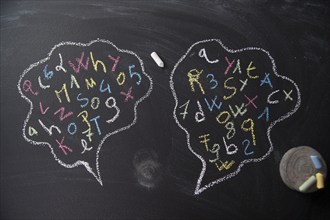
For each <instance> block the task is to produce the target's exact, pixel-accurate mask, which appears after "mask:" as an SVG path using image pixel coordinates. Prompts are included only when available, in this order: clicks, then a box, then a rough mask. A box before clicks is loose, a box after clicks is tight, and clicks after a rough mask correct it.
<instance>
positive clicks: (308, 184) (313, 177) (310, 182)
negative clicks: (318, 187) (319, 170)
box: [299, 176, 316, 192]
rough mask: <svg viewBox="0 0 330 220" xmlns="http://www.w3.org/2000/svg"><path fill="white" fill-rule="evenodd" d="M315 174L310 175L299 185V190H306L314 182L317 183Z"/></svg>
mask: <svg viewBox="0 0 330 220" xmlns="http://www.w3.org/2000/svg"><path fill="white" fill-rule="evenodd" d="M315 182H316V178H315V176H311V177H309V178H308V179H307V180H306V181H305V182H304V183H303V184H301V186H299V191H301V192H306V191H307V190H308V189H309V188H310V187H311V186H312V185H313V184H315Z"/></svg>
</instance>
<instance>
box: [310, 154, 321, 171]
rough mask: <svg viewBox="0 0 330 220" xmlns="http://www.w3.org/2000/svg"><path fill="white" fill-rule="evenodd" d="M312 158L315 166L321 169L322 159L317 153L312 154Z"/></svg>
mask: <svg viewBox="0 0 330 220" xmlns="http://www.w3.org/2000/svg"><path fill="white" fill-rule="evenodd" d="M310 158H311V160H312V161H313V164H314V167H315V168H316V169H321V167H322V164H321V161H320V160H319V158H318V157H317V156H316V155H311V156H310Z"/></svg>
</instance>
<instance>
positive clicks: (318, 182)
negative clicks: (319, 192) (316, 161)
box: [316, 173, 324, 189]
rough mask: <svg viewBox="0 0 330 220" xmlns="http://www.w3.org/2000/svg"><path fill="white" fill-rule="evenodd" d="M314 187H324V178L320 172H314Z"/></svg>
mask: <svg viewBox="0 0 330 220" xmlns="http://www.w3.org/2000/svg"><path fill="white" fill-rule="evenodd" d="M316 188H318V189H323V188H324V179H323V174H322V173H317V174H316Z"/></svg>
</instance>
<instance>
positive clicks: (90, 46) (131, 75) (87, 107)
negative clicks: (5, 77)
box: [17, 39, 153, 185]
mask: <svg viewBox="0 0 330 220" xmlns="http://www.w3.org/2000/svg"><path fill="white" fill-rule="evenodd" d="M152 86H153V84H152V79H151V78H150V76H149V75H147V74H146V73H145V71H144V66H143V62H142V60H141V58H140V57H139V56H137V55H136V54H135V53H134V52H132V51H129V50H123V49H119V48H118V47H117V46H115V45H114V44H113V43H112V42H110V41H108V40H104V39H97V40H93V41H90V42H89V43H75V42H61V43H59V44H57V45H55V46H54V47H53V48H52V49H51V50H50V52H49V53H48V55H47V57H46V58H44V59H42V60H40V61H38V62H36V63H34V64H32V65H30V66H29V67H28V68H27V69H26V70H24V72H23V73H22V74H21V76H20V79H19V81H18V84H17V87H18V91H19V93H20V95H21V96H22V98H23V99H25V100H26V101H27V102H28V103H29V104H30V110H29V112H28V114H27V117H26V119H25V121H24V125H23V137H24V138H25V140H26V141H28V142H29V143H31V144H34V145H41V146H48V147H49V148H50V151H51V153H52V155H53V156H54V158H55V160H56V161H57V162H58V163H59V164H60V165H62V166H64V167H66V168H73V167H77V166H79V165H82V166H84V167H85V168H86V170H87V171H88V172H89V173H91V174H92V175H93V176H94V177H95V178H96V179H97V181H98V182H99V183H100V184H101V185H102V179H101V174H100V169H99V154H100V150H101V148H102V146H103V145H104V142H105V140H106V139H107V138H109V137H110V136H112V135H114V134H117V133H119V132H121V131H124V130H127V129H129V128H130V127H131V126H133V125H134V124H135V123H136V121H137V109H138V105H139V103H141V102H142V101H143V100H144V99H145V98H147V97H148V96H149V95H150V93H151V91H152Z"/></svg>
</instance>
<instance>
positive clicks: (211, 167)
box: [170, 39, 301, 194]
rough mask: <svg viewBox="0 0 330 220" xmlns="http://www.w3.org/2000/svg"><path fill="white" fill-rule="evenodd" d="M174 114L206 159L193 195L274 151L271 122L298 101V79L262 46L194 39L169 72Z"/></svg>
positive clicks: (190, 145) (193, 146) (280, 118)
mask: <svg viewBox="0 0 330 220" xmlns="http://www.w3.org/2000/svg"><path fill="white" fill-rule="evenodd" d="M170 87H171V90H172V93H173V96H174V99H175V108H174V111H173V116H174V118H175V121H176V123H177V124H178V126H179V127H180V128H181V129H183V130H184V131H185V133H186V138H187V145H188V148H189V150H190V151H191V153H193V154H194V155H195V156H196V157H197V158H198V159H199V160H200V161H201V163H202V169H201V171H200V174H199V177H198V180H197V183H196V188H195V192H194V194H200V193H202V192H203V191H205V190H206V189H208V188H210V187H212V186H214V185H216V184H218V183H220V182H222V181H225V180H227V179H229V178H231V177H233V176H235V175H237V174H238V173H239V172H240V171H241V168H242V167H243V166H244V165H245V164H247V163H250V162H260V161H262V160H264V159H265V158H266V157H267V156H269V154H270V153H271V152H272V151H273V143H272V141H271V137H270V133H271V131H272V129H273V127H274V126H275V125H276V124H277V123H279V122H281V121H283V120H284V119H286V118H288V117H290V116H291V115H292V114H293V113H295V112H296V111H297V109H298V108H299V106H300V102H301V97H300V91H299V88H298V86H297V84H296V83H295V82H294V81H293V80H291V79H289V78H288V77H286V76H282V75H279V74H278V73H277V69H276V66H275V61H274V59H273V58H272V57H271V55H270V54H269V52H267V51H266V50H264V49H262V48H256V47H249V48H243V49H239V50H232V49H229V48H227V47H226V46H225V45H224V44H223V43H222V42H221V41H220V40H218V39H208V40H203V41H199V42H196V43H194V44H193V45H192V46H191V47H190V48H189V49H188V51H187V52H186V54H185V55H183V56H182V57H181V59H180V60H179V61H178V62H177V64H176V65H175V67H174V69H173V70H172V73H171V77H170Z"/></svg>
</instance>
